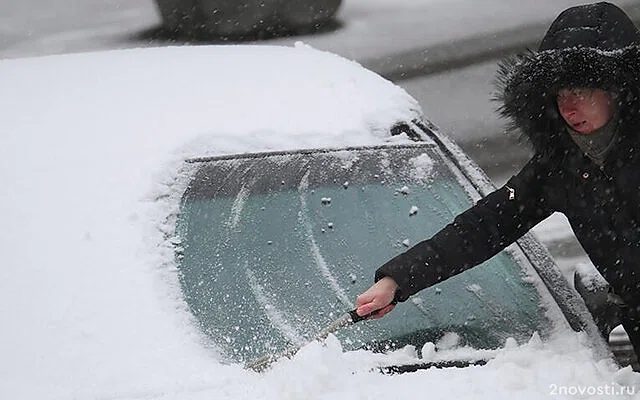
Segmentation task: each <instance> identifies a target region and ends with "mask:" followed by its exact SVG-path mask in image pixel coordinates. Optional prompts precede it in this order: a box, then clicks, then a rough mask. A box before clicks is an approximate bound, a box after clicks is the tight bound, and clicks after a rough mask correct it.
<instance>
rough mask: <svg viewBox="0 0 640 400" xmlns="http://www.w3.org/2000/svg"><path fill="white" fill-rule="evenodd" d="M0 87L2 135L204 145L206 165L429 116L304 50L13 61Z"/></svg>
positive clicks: (392, 91) (372, 79)
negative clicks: (212, 158)
mask: <svg viewBox="0 0 640 400" xmlns="http://www.w3.org/2000/svg"><path fill="white" fill-rule="evenodd" d="M0 87H2V93H1V94H0V105H1V106H2V110H3V114H4V116H5V117H3V121H1V122H0V128H2V130H3V131H14V132H17V131H20V136H21V137H24V135H25V134H29V132H32V133H33V134H35V135H39V134H41V133H43V132H48V134H49V135H60V139H61V140H73V138H72V135H73V134H79V135H109V136H112V137H115V136H123V137H127V138H130V139H131V140H149V141H152V140H173V143H172V145H174V146H178V145H179V144H180V143H188V142H190V141H191V140H195V142H196V143H197V148H198V152H199V154H198V155H213V154H221V153H223V154H228V153H236V152H256V151H262V150H288V149H292V148H294V149H295V148H300V147H326V146H332V147H336V146H341V145H357V144H369V143H372V142H377V141H380V140H381V139H384V138H387V137H388V136H389V129H390V128H391V127H392V126H393V125H394V124H396V123H398V122H401V121H410V120H411V119H413V118H416V117H419V116H420V114H421V111H420V107H419V105H418V104H417V102H416V101H415V100H414V99H413V98H412V97H411V96H409V95H408V94H407V93H406V92H405V91H404V90H403V89H402V88H400V87H398V86H396V85H394V84H392V83H391V82H389V81H387V80H385V79H383V78H381V77H380V76H378V75H376V74H375V73H373V72H370V71H368V70H366V69H364V68H363V67H361V66H360V65H359V64H357V63H355V62H352V61H349V60H346V59H344V58H342V57H340V56H337V55H334V54H331V53H328V52H323V51H318V50H315V49H312V48H310V47H308V46H306V45H303V44H300V43H298V44H296V45H295V46H294V47H279V46H256V45H246V46H238V45H232V46H198V47H169V48H152V49H134V50H116V51H108V52H97V53H85V54H72V55H64V56H50V57H42V58H28V59H16V60H3V61H0ZM58 129H60V130H62V131H63V132H58V131H57V130H58ZM205 150H206V151H207V152H210V153H213V154H201V153H202V152H204V151H205Z"/></svg>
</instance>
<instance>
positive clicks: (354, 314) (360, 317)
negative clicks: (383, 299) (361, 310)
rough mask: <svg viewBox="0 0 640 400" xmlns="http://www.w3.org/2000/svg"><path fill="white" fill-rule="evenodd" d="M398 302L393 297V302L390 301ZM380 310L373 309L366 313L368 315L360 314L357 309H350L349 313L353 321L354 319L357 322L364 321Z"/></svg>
mask: <svg viewBox="0 0 640 400" xmlns="http://www.w3.org/2000/svg"><path fill="white" fill-rule="evenodd" d="M396 303H397V301H396V299H393V301H392V302H391V303H389V304H390V305H391V304H396ZM383 308H384V307H383ZM379 312H380V310H375V311H371V312H370V313H369V314H366V315H358V313H357V312H356V310H351V311H349V315H350V316H351V321H353V323H354V324H355V323H356V322H360V321H364V320H365V319H367V318H369V317H372V316H374V315H376V314H377V313H379Z"/></svg>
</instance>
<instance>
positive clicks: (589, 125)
mask: <svg viewBox="0 0 640 400" xmlns="http://www.w3.org/2000/svg"><path fill="white" fill-rule="evenodd" d="M497 82H498V96H497V98H498V100H500V101H501V103H502V104H501V106H500V112H501V114H502V115H503V116H505V117H507V118H509V119H510V120H511V122H512V124H513V127H514V128H517V129H519V130H520V131H521V132H522V133H523V134H524V135H525V136H526V137H528V139H529V141H530V142H531V143H532V145H533V147H534V150H535V154H534V156H533V157H532V159H531V160H530V161H529V162H528V163H527V164H526V165H525V166H524V167H523V168H522V170H521V171H520V172H519V173H518V174H517V175H515V176H513V177H512V178H511V179H510V180H509V181H508V182H507V183H506V184H505V185H504V186H503V187H501V188H499V189H497V190H495V191H494V192H492V193H491V194H489V195H487V196H486V197H485V198H483V199H481V200H480V201H478V203H477V204H476V205H475V206H473V207H471V208H470V209H468V210H467V211H465V212H463V213H461V214H460V215H458V216H457V217H456V218H455V219H454V221H453V222H452V223H451V224H449V225H447V226H446V227H445V228H443V229H442V230H441V231H440V232H438V233H436V234H435V235H434V236H433V237H432V238H431V239H429V240H425V241H423V242H420V243H418V244H417V245H415V246H414V247H412V248H410V249H409V250H407V251H406V252H405V253H402V254H400V255H398V256H397V257H395V258H393V259H391V260H390V261H388V262H387V263H385V264H384V265H382V266H381V267H380V268H379V269H378V270H377V271H376V274H375V281H376V283H375V284H374V285H373V286H371V288H369V289H368V290H367V291H365V292H364V293H362V294H361V295H360V296H358V298H357V300H356V307H357V313H358V314H359V315H366V314H368V313H370V312H373V311H375V310H380V311H379V312H378V313H377V314H376V315H375V316H374V318H380V317H382V316H384V315H385V314H387V313H388V312H390V311H391V310H392V309H393V308H394V303H393V300H394V299H395V300H396V301H405V300H407V298H408V297H409V296H411V295H413V294H415V293H417V292H418V291H420V290H422V289H424V288H427V287H429V286H431V285H434V284H436V283H438V282H442V281H444V280H446V279H448V278H450V277H452V276H454V275H456V274H459V273H460V272H462V271H464V270H466V269H468V268H471V267H473V266H475V265H477V264H480V263H482V262H483V261H485V260H487V259H489V258H490V257H492V256H494V255H495V254H497V253H498V252H500V251H501V250H502V249H504V248H505V247H506V246H508V245H509V244H511V243H512V242H514V241H515V240H516V239H518V238H519V237H521V236H522V235H523V234H524V233H526V232H527V231H528V230H529V229H531V228H532V227H533V226H535V225H536V224H538V223H539V222H540V221H542V220H544V219H545V218H547V217H548V216H549V215H551V214H552V213H553V212H555V211H559V212H562V213H564V214H565V215H566V216H567V218H568V220H569V222H570V223H571V226H572V228H573V231H574V233H575V235H576V237H577V238H578V240H579V241H580V243H581V244H582V246H583V247H584V249H585V250H586V252H587V254H588V255H589V257H590V259H591V260H592V261H593V263H594V264H595V266H596V267H597V268H598V270H599V271H600V273H601V274H602V275H603V276H604V278H605V279H606V280H607V281H608V282H609V284H610V285H611V287H612V289H613V291H614V292H615V293H616V294H617V295H619V296H620V297H621V298H622V299H623V301H624V302H625V304H626V307H625V309H624V316H623V326H624V328H625V330H626V331H627V333H628V335H629V338H630V340H631V343H632V344H633V347H634V349H635V352H636V354H637V355H639V358H640V354H639V353H640V309H639V307H640V266H639V265H638V263H640V32H639V31H638V29H637V28H636V27H635V26H634V24H633V22H632V21H631V20H630V19H629V17H628V16H627V15H626V14H625V13H624V11H622V10H621V9H620V8H618V7H617V6H615V5H613V4H611V3H606V2H600V3H595V4H588V5H581V6H576V7H571V8H568V9H566V10H565V11H563V12H562V13H561V14H560V15H559V16H558V17H557V18H556V19H555V21H554V22H553V23H552V24H551V26H550V27H549V30H548V31H547V33H546V35H545V36H544V38H543V40H542V42H541V44H540V48H539V49H538V51H535V52H528V53H526V54H521V55H519V56H516V57H513V58H509V59H506V60H503V61H502V62H501V63H500V66H499V69H498V79H497Z"/></svg>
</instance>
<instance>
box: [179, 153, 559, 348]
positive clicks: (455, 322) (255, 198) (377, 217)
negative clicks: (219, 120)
mask: <svg viewBox="0 0 640 400" xmlns="http://www.w3.org/2000/svg"><path fill="white" fill-rule="evenodd" d="M450 165H451V164H450V163H449V162H447V161H446V160H445V159H444V157H443V156H442V153H441V152H440V151H439V150H438V149H437V148H436V147H435V146H433V145H429V144H424V145H408V146H392V147H383V148H366V149H353V150H342V151H319V152H306V153H305V152H303V153H295V154H276V155H269V156H259V157H245V158H234V159H219V160H211V161H201V162H198V166H199V168H198V170H197V173H196V174H195V176H194V177H193V179H192V181H191V183H190V185H189V187H188V189H187V191H186V193H185V195H184V197H183V202H182V205H181V214H180V217H179V220H178V224H177V233H178V236H179V237H180V239H181V247H180V249H179V252H178V257H177V260H178V265H179V271H180V280H181V285H182V289H183V291H184V295H185V298H186V301H187V303H188V305H189V307H190V308H191V310H192V312H193V313H194V314H195V316H196V317H197V320H198V321H199V323H200V325H201V327H202V329H203V330H204V332H206V333H207V334H208V335H209V336H210V337H211V338H212V339H213V340H214V341H215V343H217V344H218V346H219V347H220V351H221V352H222V353H223V354H224V355H225V357H227V358H228V359H230V360H234V361H246V360H251V359H254V358H257V357H260V356H262V355H265V354H271V353H274V352H278V351H281V350H283V349H285V348H288V347H290V346H291V345H299V344H302V343H304V342H305V341H306V340H308V339H310V338H312V337H313V335H314V334H315V333H317V332H318V331H319V330H321V329H322V328H324V327H325V326H326V325H327V324H329V323H330V322H331V321H332V320H333V319H335V318H336V317H338V316H340V315H341V314H342V313H344V312H346V311H348V310H350V309H352V308H353V304H354V301H355V297H356V296H357V295H358V294H360V293H361V292H362V291H364V290H366V289H367V288H368V287H369V286H370V285H371V284H372V283H373V275H374V272H375V270H376V268H378V267H379V266H380V265H381V264H382V263H384V262H385V261H387V260H388V259H390V258H391V257H393V256H395V255H397V254H399V253H400V252H403V251H405V250H407V248H408V246H412V245H413V244H416V243H418V242H419V241H421V240H424V239H426V238H428V237H430V236H431V235H433V234H434V233H436V232H437V231H438V230H439V229H441V228H442V227H443V226H444V225H446V224H447V223H449V222H451V221H452V219H453V217H454V216H455V215H457V214H458V213H460V212H461V211H463V210H465V209H467V208H468V207H470V206H471V205H472V200H471V197H470V196H469V194H468V190H469V187H470V186H469V184H468V183H464V181H463V180H462V179H461V178H460V176H459V175H457V174H456V173H455V172H454V171H453V169H452V168H451V167H450ZM461 182H462V183H461ZM524 270H525V269H524V268H523V266H522V265H520V264H519V263H518V261H517V260H516V259H514V257H512V256H511V255H510V253H507V252H502V253H500V254H498V255H497V256H495V257H493V258H492V259H490V260H489V261H487V262H485V263H484V264H482V265H481V266H479V267H476V268H473V269H471V270H469V271H466V272H464V273H462V274H460V275H458V276H456V277H454V278H452V279H449V280H447V281H446V282H443V283H441V284H439V285H437V286H434V287H431V288H429V289H427V290H424V291H422V292H420V293H419V294H418V295H416V296H414V297H413V298H412V299H410V300H409V301H407V302H406V303H403V304H401V305H399V306H398V307H396V309H395V310H394V311H393V312H392V313H391V314H389V315H388V316H386V317H385V318H383V319H381V320H376V321H371V322H365V323H361V324H358V325H356V326H353V327H350V328H347V329H343V330H342V331H340V332H339V333H338V334H337V336H338V338H339V339H340V340H341V342H342V344H343V346H344V347H345V348H346V349H356V348H362V347H365V348H371V349H388V348H397V347H402V346H404V345H406V344H413V345H415V346H417V347H418V348H420V347H421V346H422V345H423V344H424V343H425V342H427V341H432V342H435V341H437V340H438V339H440V338H441V337H442V336H443V335H444V334H445V333H447V332H455V333H457V334H458V335H459V336H460V338H461V344H468V345H471V346H473V347H475V348H497V347H500V346H502V345H504V342H505V340H506V339H507V338H508V337H513V338H515V339H516V340H518V341H525V340H528V339H529V338H530V337H531V335H532V334H533V332H536V331H537V332H538V333H540V334H541V335H542V336H543V337H544V336H546V335H547V334H548V332H549V330H550V325H551V323H550V321H549V320H548V319H547V317H546V316H545V309H544V308H543V307H541V301H540V295H539V293H538V292H537V291H536V288H535V287H534V286H533V285H532V284H531V283H529V282H531V279H530V277H529V278H528V277H527V276H525V273H524V272H523V271H524Z"/></svg>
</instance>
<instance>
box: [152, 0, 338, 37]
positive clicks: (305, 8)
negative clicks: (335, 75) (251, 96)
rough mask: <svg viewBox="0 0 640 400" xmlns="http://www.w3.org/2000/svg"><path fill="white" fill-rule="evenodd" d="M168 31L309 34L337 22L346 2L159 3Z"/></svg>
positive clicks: (191, 0)
mask: <svg viewBox="0 0 640 400" xmlns="http://www.w3.org/2000/svg"><path fill="white" fill-rule="evenodd" d="M155 2H156V4H157V5H158V9H159V10H160V13H161V15H162V21H163V24H164V27H165V29H167V30H168V31H170V32H174V33H177V34H179V35H184V36H195V37H201V38H207V37H208V38H212V37H213V38H215V37H224V38H229V39H236V40H237V39H240V38H243V37H247V36H249V35H254V36H261V35H269V36H275V35H278V34H285V33H309V32H315V31H317V30H319V29H321V28H322V27H323V26H324V25H326V24H328V23H329V22H331V21H332V20H333V17H334V16H335V14H336V12H337V11H338V8H339V7H340V4H341V3H342V0H155Z"/></svg>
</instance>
